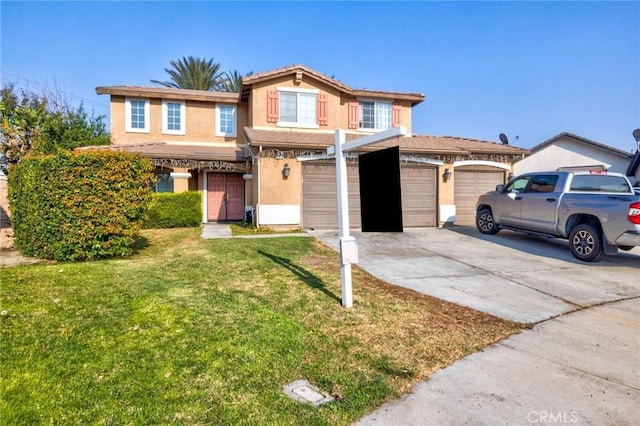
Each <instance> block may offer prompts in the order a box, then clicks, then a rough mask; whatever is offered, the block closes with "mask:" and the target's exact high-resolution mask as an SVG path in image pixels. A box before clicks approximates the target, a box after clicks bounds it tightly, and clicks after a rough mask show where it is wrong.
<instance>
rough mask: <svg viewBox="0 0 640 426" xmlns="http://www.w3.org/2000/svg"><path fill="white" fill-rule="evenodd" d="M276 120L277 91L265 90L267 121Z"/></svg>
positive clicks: (274, 121)
mask: <svg viewBox="0 0 640 426" xmlns="http://www.w3.org/2000/svg"><path fill="white" fill-rule="evenodd" d="M276 122H278V91H277V90H269V91H268V92H267V123H276Z"/></svg>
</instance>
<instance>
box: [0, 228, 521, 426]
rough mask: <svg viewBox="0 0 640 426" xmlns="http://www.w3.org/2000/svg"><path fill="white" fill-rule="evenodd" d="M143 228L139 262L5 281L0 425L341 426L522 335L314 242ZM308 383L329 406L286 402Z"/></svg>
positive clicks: (9, 272)
mask: <svg viewBox="0 0 640 426" xmlns="http://www.w3.org/2000/svg"><path fill="white" fill-rule="evenodd" d="M199 235H200V229H199V228H191V229H169V230H147V231H144V233H143V236H144V237H145V238H146V240H147V244H146V247H145V248H142V249H141V250H140V252H139V253H138V254H137V255H135V256H134V257H132V258H129V259H121V260H109V261H99V262H88V263H73V264H72V263H58V264H50V263H49V264H38V265H28V266H20V267H14V268H5V269H0V311H1V312H0V331H1V342H0V344H1V349H0V419H2V424H4V425H18V424H43V423H47V424H89V423H92V424H190V425H191V424H282V425H284V424H304V425H314V424H317V425H320V424H326V425H334V424H349V423H350V422H352V421H354V420H356V419H358V418H359V417H360V416H362V415H363V414H364V413H365V412H366V411H368V410H371V409H373V408H375V407H376V406H378V405H380V404H381V403H382V402H384V401H386V400H389V399H391V398H395V397H397V396H399V395H400V394H401V393H403V392H406V391H407V390H408V389H409V388H410V387H411V386H412V385H413V384H414V383H416V382H417V381H420V380H423V379H425V378H426V377H427V376H428V375H429V374H430V373H432V372H433V371H435V370H436V369H438V368H441V367H443V366H446V365H448V364H450V363H451V362H452V361H454V360H456V359H458V358H461V357H463V356H465V355H466V354H469V353H471V352H473V351H477V350H479V349H481V348H483V347H485V346H486V345H488V344H491V343H493V342H495V341H497V340H499V339H501V338H503V337H505V336H507V335H509V334H511V333H514V332H517V331H519V330H521V329H522V325H520V324H515V323H511V322H508V321H504V320H500V319H497V318H495V317H492V316H489V315H486V314H482V313H479V312H476V311H473V310H470V309H467V308H462V307H459V306H456V305H453V304H450V303H447V302H443V301H440V300H438V299H434V298H430V297H427V296H422V295H419V294H417V293H414V292H412V291H410V290H405V289H402V288H398V287H395V286H391V285H388V284H386V283H384V282H381V281H379V280H377V279H375V278H373V277H371V276H370V275H368V274H366V273H364V272H362V271H360V270H359V269H358V268H354V269H355V271H354V303H355V307H354V308H353V309H351V310H345V309H343V308H342V307H341V306H340V269H339V264H338V255H337V254H336V253H335V252H333V251H332V250H330V249H328V248H326V247H325V246H322V245H321V244H319V243H317V242H316V241H315V240H314V239H313V238H295V237H294V238H286V237H284V238H268V239H250V240H247V239H227V240H202V239H200V238H199ZM296 379H307V380H309V381H310V382H312V383H314V384H316V385H318V386H319V387H320V388H321V389H323V390H326V391H328V392H330V393H331V395H333V396H334V397H335V398H336V400H335V401H334V402H331V403H329V404H326V405H323V406H321V407H319V408H314V407H313V406H311V405H307V404H301V403H298V402H294V401H292V400H290V399H289V398H287V397H286V396H285V395H284V394H283V392H282V386H283V385H284V384H287V383H290V382H293V381H294V380H296Z"/></svg>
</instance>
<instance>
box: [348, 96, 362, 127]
mask: <svg viewBox="0 0 640 426" xmlns="http://www.w3.org/2000/svg"><path fill="white" fill-rule="evenodd" d="M358 121H360V103H359V102H358V100H357V99H349V128H350V129H357V128H358Z"/></svg>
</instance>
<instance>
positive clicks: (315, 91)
mask: <svg viewBox="0 0 640 426" xmlns="http://www.w3.org/2000/svg"><path fill="white" fill-rule="evenodd" d="M276 90H277V91H278V92H292V93H311V94H314V95H319V94H320V90H318V89H304V88H297V87H282V86H278V87H276Z"/></svg>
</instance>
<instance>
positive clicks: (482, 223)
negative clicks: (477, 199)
mask: <svg viewBox="0 0 640 426" xmlns="http://www.w3.org/2000/svg"><path fill="white" fill-rule="evenodd" d="M476 228H478V231H480V232H481V233H482V234H489V235H493V234H495V233H497V232H498V231H499V230H500V228H499V227H498V225H496V223H495V221H494V220H493V213H492V212H491V209H482V210H480V211H479V212H478V213H477V214H476Z"/></svg>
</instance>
